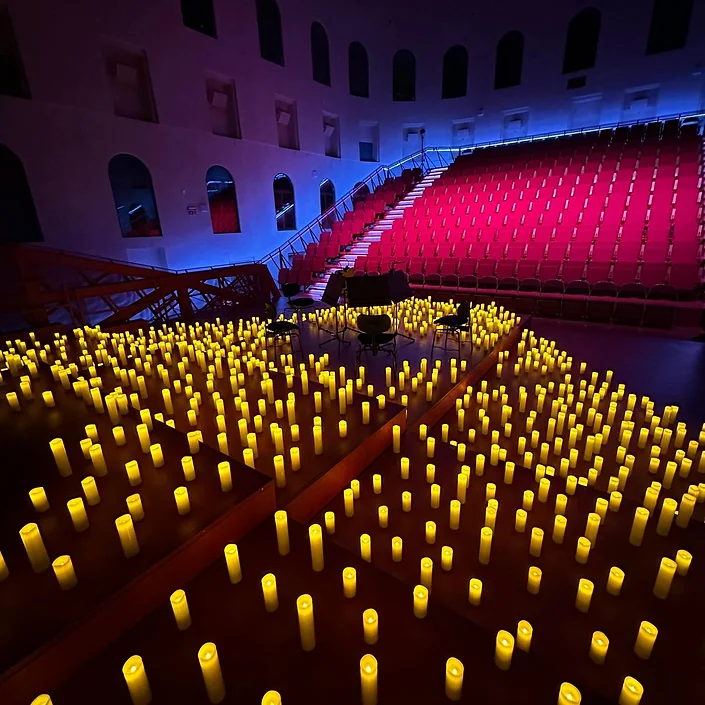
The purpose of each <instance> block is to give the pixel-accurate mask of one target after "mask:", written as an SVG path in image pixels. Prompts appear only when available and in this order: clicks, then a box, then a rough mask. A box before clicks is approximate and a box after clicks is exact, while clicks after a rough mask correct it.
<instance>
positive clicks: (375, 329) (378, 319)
mask: <svg viewBox="0 0 705 705" xmlns="http://www.w3.org/2000/svg"><path fill="white" fill-rule="evenodd" d="M357 327H358V328H359V329H360V330H361V331H362V332H363V333H369V334H370V335H380V333H386V332H387V331H388V330H389V329H390V328H391V327H392V319H391V318H390V317H389V316H388V315H387V314H386V313H380V314H378V315H376V316H371V315H368V314H364V313H363V314H360V315H359V316H358V317H357Z"/></svg>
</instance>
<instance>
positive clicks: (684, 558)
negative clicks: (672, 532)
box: [676, 549, 693, 575]
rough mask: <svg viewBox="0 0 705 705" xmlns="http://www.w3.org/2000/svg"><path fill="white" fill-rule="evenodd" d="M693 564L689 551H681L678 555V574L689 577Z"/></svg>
mask: <svg viewBox="0 0 705 705" xmlns="http://www.w3.org/2000/svg"><path fill="white" fill-rule="evenodd" d="M692 562H693V556H692V554H691V553H689V552H688V551H685V550H684V549H680V550H679V551H678V552H677V553H676V572H677V573H678V575H688V570H689V569H690V564H691V563H692Z"/></svg>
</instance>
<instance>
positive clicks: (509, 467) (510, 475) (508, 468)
mask: <svg viewBox="0 0 705 705" xmlns="http://www.w3.org/2000/svg"><path fill="white" fill-rule="evenodd" d="M513 481H514V463H512V462H511V461H507V462H506V463H505V464H504V482H505V484H507V485H511V484H512V482H513Z"/></svg>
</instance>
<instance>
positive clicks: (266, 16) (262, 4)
mask: <svg viewBox="0 0 705 705" xmlns="http://www.w3.org/2000/svg"><path fill="white" fill-rule="evenodd" d="M257 31H258V33H259V53H260V56H261V57H262V58H263V59H264V60H265V61H271V62H272V63H273V64H279V66H284V40H283V38H282V19H281V15H280V14H279V5H277V3H276V0H257Z"/></svg>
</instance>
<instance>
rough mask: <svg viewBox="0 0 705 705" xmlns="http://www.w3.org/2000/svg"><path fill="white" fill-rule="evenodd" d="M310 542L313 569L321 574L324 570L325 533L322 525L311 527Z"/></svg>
mask: <svg viewBox="0 0 705 705" xmlns="http://www.w3.org/2000/svg"><path fill="white" fill-rule="evenodd" d="M308 540H309V544H310V546H311V567H312V568H313V570H314V571H316V572H317V573H320V572H321V571H322V570H323V532H322V530H321V526H320V524H311V526H309V528H308Z"/></svg>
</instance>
